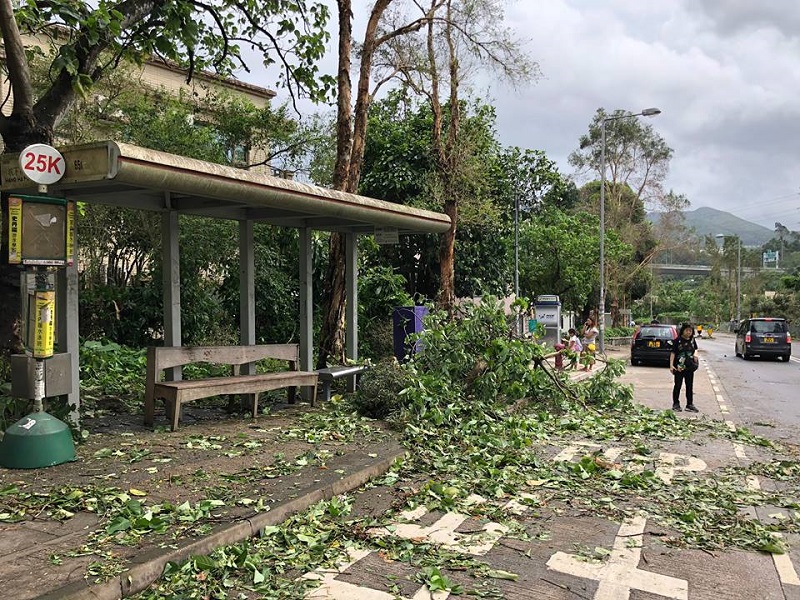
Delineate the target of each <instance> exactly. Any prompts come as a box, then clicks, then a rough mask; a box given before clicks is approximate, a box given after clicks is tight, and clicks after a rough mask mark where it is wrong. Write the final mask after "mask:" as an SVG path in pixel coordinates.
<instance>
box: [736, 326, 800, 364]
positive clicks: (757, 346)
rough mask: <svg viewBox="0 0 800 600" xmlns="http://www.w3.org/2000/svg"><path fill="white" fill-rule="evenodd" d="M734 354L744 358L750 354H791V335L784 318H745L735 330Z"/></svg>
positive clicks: (785, 357)
mask: <svg viewBox="0 0 800 600" xmlns="http://www.w3.org/2000/svg"><path fill="white" fill-rule="evenodd" d="M734 351H735V352H736V356H741V357H743V358H744V359H745V360H747V359H748V358H750V357H752V356H761V357H762V358H766V357H771V358H783V360H785V361H786V362H789V359H790V358H791V356H792V336H791V334H790V333H789V327H788V326H787V324H786V319H777V318H770V317H758V318H752V319H745V320H744V321H742V322H741V323H739V328H738V329H737V330H736V345H735V347H734Z"/></svg>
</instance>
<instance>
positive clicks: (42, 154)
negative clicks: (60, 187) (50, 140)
mask: <svg viewBox="0 0 800 600" xmlns="http://www.w3.org/2000/svg"><path fill="white" fill-rule="evenodd" d="M19 166H20V168H21V169H22V172H23V173H25V175H26V176H27V177H28V179H30V180H31V181H33V182H35V183H38V184H41V185H49V184H51V183H55V182H57V181H58V180H59V179H61V178H62V177H63V176H64V170H65V168H66V163H65V162H64V157H63V156H61V153H60V152H59V151H58V150H56V149H55V148H53V147H52V146H48V145H47V144H31V145H30V146H28V147H27V148H25V149H24V150H23V151H22V152H20V154H19Z"/></svg>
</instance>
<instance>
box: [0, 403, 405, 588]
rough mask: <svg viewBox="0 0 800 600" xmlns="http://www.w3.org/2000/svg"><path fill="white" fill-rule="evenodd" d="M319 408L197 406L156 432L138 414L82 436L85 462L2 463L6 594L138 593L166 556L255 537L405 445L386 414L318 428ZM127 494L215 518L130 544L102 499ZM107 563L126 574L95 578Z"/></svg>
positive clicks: (370, 471) (0, 565)
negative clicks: (232, 414)
mask: <svg viewBox="0 0 800 600" xmlns="http://www.w3.org/2000/svg"><path fill="white" fill-rule="evenodd" d="M310 410H311V409H309V408H308V407H305V406H299V407H291V408H289V407H287V408H285V409H284V410H280V411H278V412H277V413H276V414H275V415H266V416H262V417H259V418H258V419H256V420H252V421H251V420H246V419H242V418H225V419H223V420H221V421H220V420H219V418H220V416H219V414H216V415H213V416H209V415H205V418H203V417H199V418H198V417H197V416H196V415H198V414H200V413H201V412H202V411H201V410H200V409H195V408H189V410H188V413H189V414H188V419H187V420H192V413H194V414H195V418H197V419H198V422H196V423H195V424H194V425H188V426H185V427H182V428H181V429H180V430H178V431H177V432H168V431H163V430H162V431H157V432H153V431H149V430H147V429H145V428H144V427H143V426H142V425H141V417H138V416H124V417H116V418H115V419H116V420H117V422H115V423H114V425H113V427H111V428H110V429H112V430H111V431H108V432H106V433H94V434H92V435H91V436H90V438H89V440H88V441H87V442H86V443H84V444H81V445H80V446H78V448H77V453H78V460H77V461H76V462H73V463H68V464H64V465H59V466H56V467H51V468H47V469H36V470H29V471H28V470H19V471H11V470H6V469H0V519H1V520H2V522H0V589H2V590H3V594H2V597H3V598H4V599H12V598H13V599H20V600H23V599H28V598H37V597H42V598H51V599H54V600H55V599H60V600H66V599H77V598H86V599H88V598H108V599H110V598H121V597H123V596H128V595H131V594H133V593H135V592H137V591H140V590H142V589H144V588H146V587H147V586H148V585H149V584H150V583H152V582H153V581H154V580H155V579H157V578H158V577H159V576H160V575H161V572H162V571H163V568H164V565H165V564H166V563H167V562H168V561H180V560H182V559H186V558H188V557H189V556H190V555H198V554H206V553H209V552H211V551H212V550H213V549H214V548H216V547H218V546H221V545H225V544H230V543H233V542H238V541H241V540H243V539H246V538H248V537H250V536H253V535H256V534H257V532H258V531H260V530H261V529H263V528H264V527H265V526H267V525H274V524H278V523H281V522H283V521H284V520H285V519H286V518H288V517H289V516H291V515H292V514H294V513H297V512H301V511H303V510H305V509H306V508H308V507H309V506H311V505H312V504H314V503H316V502H319V501H320V500H324V499H329V498H331V497H333V496H335V495H338V494H342V493H345V492H347V491H350V490H352V489H355V488H357V487H359V486H361V485H363V484H364V483H366V482H367V481H369V480H370V479H372V478H374V477H376V476H378V475H380V474H382V473H384V472H386V471H387V470H388V469H389V468H390V467H391V465H392V464H393V463H394V461H395V460H396V459H397V458H399V457H402V456H403V455H404V450H403V448H402V447H401V445H400V443H399V440H398V438H397V436H396V435H395V434H394V433H393V432H391V431H389V430H388V429H387V428H386V427H385V426H384V425H382V424H381V423H375V422H371V421H366V420H364V421H355V422H353V421H354V420H353V419H349V421H348V422H337V421H333V422H330V423H329V424H328V425H327V426H325V421H324V420H323V421H322V425H323V426H322V427H320V426H311V425H309V423H311V422H312V421H306V420H305V419H304V415H305V414H306V413H307V412H309V411H310ZM128 501H140V502H141V503H143V504H144V503H146V505H147V506H153V505H156V506H157V505H163V504H165V503H169V504H171V505H172V506H173V507H177V506H180V505H182V504H184V503H188V504H186V505H185V507H191V509H192V510H191V511H190V510H188V509H187V510H186V511H185V514H184V515H183V518H187V519H189V518H191V515H192V514H193V513H196V514H198V515H200V514H201V513H203V512H205V514H204V517H205V518H204V519H202V520H201V521H198V522H197V525H193V526H188V527H187V526H181V525H180V523H173V526H172V527H170V528H169V529H167V530H166V532H164V533H162V534H159V533H157V532H148V533H146V534H144V535H142V536H136V537H134V538H133V539H134V540H135V543H133V544H132V545H120V544H119V543H117V542H118V541H122V540H121V536H122V535H123V533H124V532H117V533H116V534H115V535H108V534H107V530H106V527H107V523H106V522H104V521H103V520H101V519H100V518H99V517H98V516H97V512H98V510H97V509H96V508H94V507H96V506H98V505H101V504H103V503H106V504H108V503H118V504H122V503H125V502H128ZM209 501H211V503H210V502H209ZM256 507H258V508H256ZM9 521H11V522H9ZM203 523H205V524H206V525H203ZM209 523H210V525H211V527H208V525H207V524H209ZM125 543H129V542H125ZM112 569H113V571H112ZM87 572H94V573H96V575H95V576H90V575H86V573H87ZM109 572H116V574H114V575H113V576H112V577H110V578H109V579H108V580H107V581H105V582H104V583H95V580H97V579H104V578H105V577H106V576H107V575H108V573H109Z"/></svg>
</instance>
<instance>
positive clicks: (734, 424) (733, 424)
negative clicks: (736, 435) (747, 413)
mask: <svg viewBox="0 0 800 600" xmlns="http://www.w3.org/2000/svg"><path fill="white" fill-rule="evenodd" d="M725 425H727V426H728V429H730V430H731V431H732V432H735V431H736V423H734V422H733V421H725Z"/></svg>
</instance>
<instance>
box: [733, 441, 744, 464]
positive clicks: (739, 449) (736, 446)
mask: <svg viewBox="0 0 800 600" xmlns="http://www.w3.org/2000/svg"><path fill="white" fill-rule="evenodd" d="M733 451H734V452H735V453H736V458H741V459H742V460H746V459H747V454H745V452H744V446H743V445H742V444H740V443H738V442H734V443H733Z"/></svg>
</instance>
